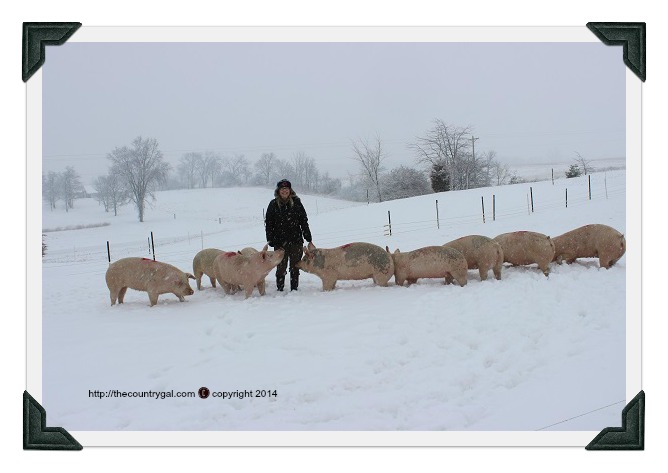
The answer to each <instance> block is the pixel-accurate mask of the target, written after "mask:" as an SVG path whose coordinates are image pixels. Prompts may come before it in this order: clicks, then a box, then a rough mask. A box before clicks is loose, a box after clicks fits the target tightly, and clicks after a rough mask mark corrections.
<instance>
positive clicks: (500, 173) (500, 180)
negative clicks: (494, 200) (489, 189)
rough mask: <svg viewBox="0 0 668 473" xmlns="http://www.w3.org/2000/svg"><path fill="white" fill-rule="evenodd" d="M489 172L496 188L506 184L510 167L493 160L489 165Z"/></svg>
mask: <svg viewBox="0 0 668 473" xmlns="http://www.w3.org/2000/svg"><path fill="white" fill-rule="evenodd" d="M491 170H492V175H493V176H494V179H495V180H496V185H497V186H501V185H503V184H506V182H508V180H509V179H510V167H509V166H508V165H507V164H502V163H500V162H498V161H496V160H495V161H493V162H492V164H491Z"/></svg>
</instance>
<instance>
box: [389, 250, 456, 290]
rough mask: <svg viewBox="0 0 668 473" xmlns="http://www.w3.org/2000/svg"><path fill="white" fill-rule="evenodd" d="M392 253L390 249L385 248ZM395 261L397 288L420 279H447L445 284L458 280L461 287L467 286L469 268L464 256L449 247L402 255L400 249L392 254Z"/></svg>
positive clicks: (414, 251) (415, 251)
mask: <svg viewBox="0 0 668 473" xmlns="http://www.w3.org/2000/svg"><path fill="white" fill-rule="evenodd" d="M385 250H386V251H387V252H388V253H390V249H389V248H388V247H385ZM392 259H393V260H394V282H395V283H396V284H397V286H403V285H404V282H406V281H408V285H409V286H410V285H411V284H414V283H416V282H417V280H418V279H419V278H445V280H444V283H445V284H450V283H451V282H452V281H453V280H456V281H457V282H458V283H459V285H460V286H462V287H463V286H466V282H467V274H468V266H467V264H466V258H465V257H464V255H463V254H462V253H461V252H459V251H458V250H456V249H454V248H449V247H447V246H425V247H424V248H418V249H417V250H413V251H409V252H407V253H401V251H399V249H397V250H395V252H394V253H392Z"/></svg>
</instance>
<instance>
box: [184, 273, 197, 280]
mask: <svg viewBox="0 0 668 473" xmlns="http://www.w3.org/2000/svg"><path fill="white" fill-rule="evenodd" d="M186 276H188V279H197V278H196V277H195V276H193V275H192V274H190V273H186Z"/></svg>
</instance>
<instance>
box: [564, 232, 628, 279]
mask: <svg viewBox="0 0 668 473" xmlns="http://www.w3.org/2000/svg"><path fill="white" fill-rule="evenodd" d="M554 246H555V253H554V258H553V261H556V262H557V263H559V264H561V262H562V261H564V260H565V261H566V263H568V264H570V263H572V262H573V261H575V260H576V259H577V258H596V257H598V264H599V266H600V267H601V268H605V269H609V268H610V266H612V265H613V264H615V263H616V262H617V261H619V258H621V257H622V256H623V255H624V253H625V252H626V239H625V238H624V235H622V234H621V233H619V232H618V231H617V230H615V229H614V228H612V227H608V226H607V225H601V224H592V225H585V226H584V227H580V228H576V229H575V230H571V231H570V232H566V233H564V234H563V235H559V236H558V237H554Z"/></svg>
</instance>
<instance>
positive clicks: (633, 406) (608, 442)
mask: <svg viewBox="0 0 668 473" xmlns="http://www.w3.org/2000/svg"><path fill="white" fill-rule="evenodd" d="M585 449H586V450H645V392H644V391H640V393H638V395H637V396H636V397H634V398H633V400H632V401H631V402H629V403H628V404H627V406H626V407H625V408H624V409H623V410H622V426H621V427H608V428H605V429H603V430H602V431H601V433H600V434H598V435H597V436H596V437H594V440H592V441H591V442H590V443H589V445H587V446H586V447H585Z"/></svg>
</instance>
